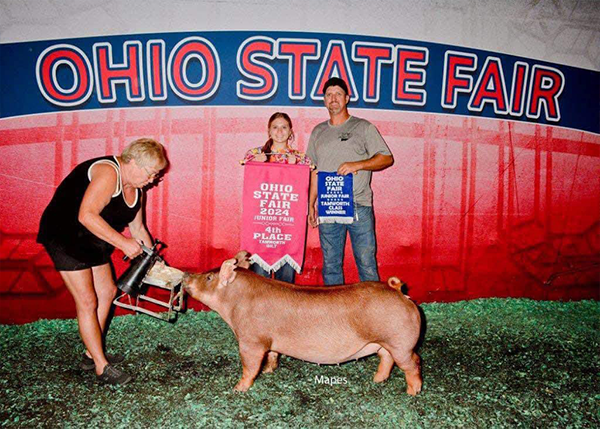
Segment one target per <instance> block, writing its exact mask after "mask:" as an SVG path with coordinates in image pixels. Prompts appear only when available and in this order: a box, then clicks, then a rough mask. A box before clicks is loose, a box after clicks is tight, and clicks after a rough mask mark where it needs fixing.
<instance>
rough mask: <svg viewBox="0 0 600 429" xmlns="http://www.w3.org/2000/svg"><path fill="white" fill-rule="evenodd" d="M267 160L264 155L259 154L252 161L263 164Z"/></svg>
mask: <svg viewBox="0 0 600 429" xmlns="http://www.w3.org/2000/svg"><path fill="white" fill-rule="evenodd" d="M266 160H267V155H265V154H264V153H259V154H258V155H256V156H255V157H254V159H253V160H252V161H258V162H265V161H266Z"/></svg>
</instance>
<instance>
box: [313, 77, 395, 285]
mask: <svg viewBox="0 0 600 429" xmlns="http://www.w3.org/2000/svg"><path fill="white" fill-rule="evenodd" d="M323 92H324V94H325V97H324V102H325V107H326V108H327V110H328V111H329V121H325V122H322V123H320V124H318V125H317V126H316V127H315V128H314V129H313V131H312V134H311V135H310V141H309V144H308V150H307V152H306V155H307V156H309V157H310V159H312V160H313V162H314V163H315V165H316V166H317V170H319V171H328V172H337V173H338V174H340V175H343V176H345V175H347V174H354V177H353V191H354V212H355V215H354V221H353V222H352V223H350V224H343V223H321V224H318V222H317V213H318V212H317V170H313V172H312V174H311V183H310V196H309V205H308V221H309V223H310V225H311V226H312V227H316V226H317V225H318V226H319V239H320V241H321V249H322V251H323V281H324V282H325V284H326V285H336V284H344V271H343V263H344V247H345V245H346V235H347V233H348V232H349V233H350V241H351V243H352V252H353V253H354V260H355V261H356V266H357V268H358V274H359V277H360V280H361V281H378V280H379V274H378V272H377V261H376V260H375V252H376V242H375V227H374V221H373V192H372V190H371V172H372V171H379V170H383V169H385V168H387V167H389V166H391V165H392V164H393V163H394V158H393V156H392V153H391V152H390V150H389V148H388V147H387V145H386V143H385V141H384V140H383V138H382V137H381V134H379V131H377V128H375V126H374V125H373V124H371V123H370V122H369V121H366V120H364V119H360V118H356V117H354V116H350V114H349V113H348V102H349V101H350V96H349V95H348V86H347V85H346V82H344V81H343V80H342V79H340V78H337V77H332V78H331V79H329V80H328V81H327V82H326V83H325V85H324V86H323Z"/></svg>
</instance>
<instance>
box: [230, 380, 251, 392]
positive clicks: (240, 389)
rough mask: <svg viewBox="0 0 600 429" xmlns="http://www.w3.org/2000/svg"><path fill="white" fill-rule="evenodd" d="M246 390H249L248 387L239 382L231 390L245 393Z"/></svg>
mask: <svg viewBox="0 0 600 429" xmlns="http://www.w3.org/2000/svg"><path fill="white" fill-rule="evenodd" d="M248 389H250V386H247V385H246V384H243V383H242V382H241V381H240V382H239V383H238V384H236V385H235V387H234V388H233V390H235V391H236V392H247V391H248Z"/></svg>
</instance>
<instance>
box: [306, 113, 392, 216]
mask: <svg viewBox="0 0 600 429" xmlns="http://www.w3.org/2000/svg"><path fill="white" fill-rule="evenodd" d="M378 153H380V154H382V155H391V154H392V153H391V152H390V149H389V148H388V146H387V144H386V143H385V141H384V140H383V137H381V134H379V131H377V128H375V125H373V124H372V123H370V122H369V121H367V120H365V119H361V118H357V117H354V116H350V117H349V118H348V119H347V120H346V122H344V123H343V124H341V125H331V124H330V123H329V121H325V122H322V123H320V124H319V125H317V126H316V127H315V128H314V129H313V131H312V134H311V135H310V141H309V143H308V150H307V151H306V155H307V156H309V157H310V159H312V160H313V162H314V163H315V165H316V166H317V169H318V170H319V171H327V172H335V171H337V169H338V167H339V166H340V165H342V164H343V163H344V162H353V161H363V160H365V159H369V158H372V157H373V156H374V155H376V154H378ZM353 183H354V186H353V188H354V202H355V203H356V204H359V205H361V206H372V205H373V191H372V190H371V172H370V171H365V170H360V171H359V172H358V173H357V174H355V175H354V178H353Z"/></svg>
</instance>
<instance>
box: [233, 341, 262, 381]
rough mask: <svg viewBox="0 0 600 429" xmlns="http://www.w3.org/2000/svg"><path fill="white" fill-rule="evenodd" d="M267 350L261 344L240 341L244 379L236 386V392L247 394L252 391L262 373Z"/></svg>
mask: <svg viewBox="0 0 600 429" xmlns="http://www.w3.org/2000/svg"><path fill="white" fill-rule="evenodd" d="M266 351H267V350H266V349H265V348H264V347H263V346H262V345H260V344H249V343H242V342H241V341H240V358H241V360H242V378H241V379H240V381H238V384H236V385H235V387H234V390H237V391H238V392H245V391H246V390H248V389H250V387H251V386H252V384H253V383H254V379H255V378H256V376H257V375H258V372H259V371H260V366H261V365H262V361H263V358H264V357H265V352H266Z"/></svg>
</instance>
